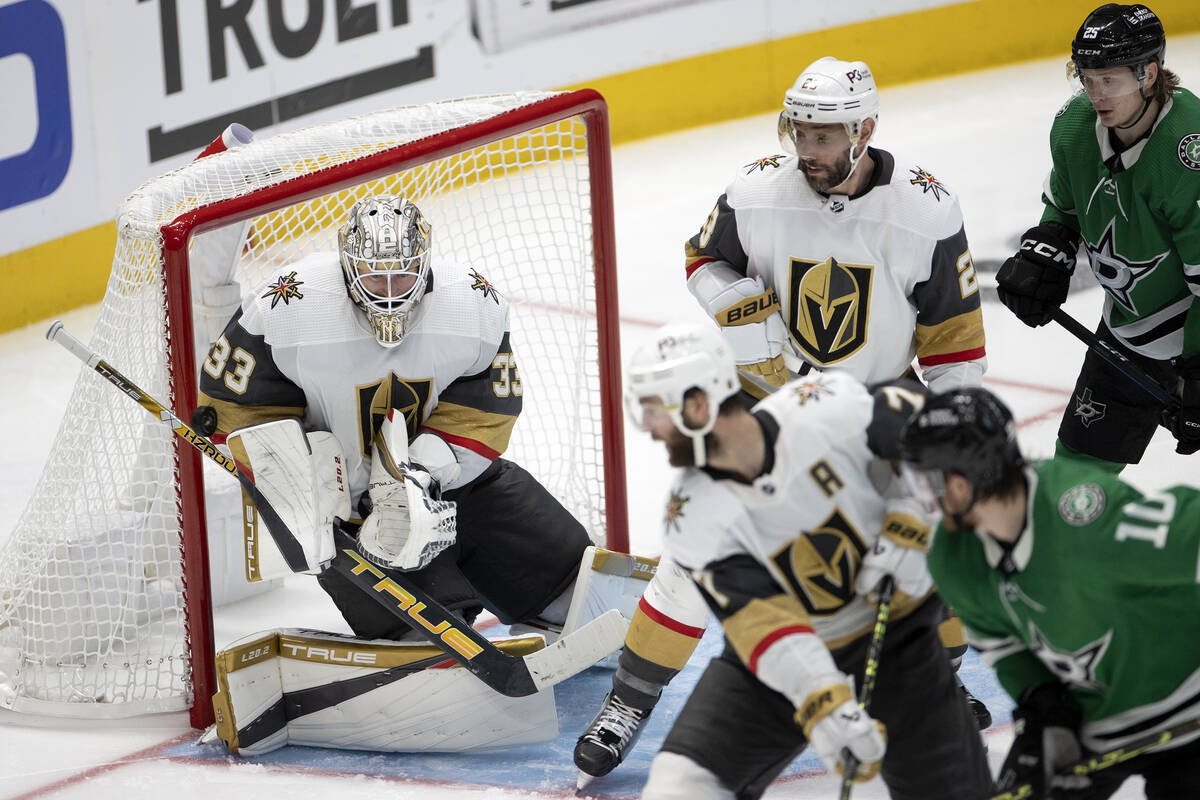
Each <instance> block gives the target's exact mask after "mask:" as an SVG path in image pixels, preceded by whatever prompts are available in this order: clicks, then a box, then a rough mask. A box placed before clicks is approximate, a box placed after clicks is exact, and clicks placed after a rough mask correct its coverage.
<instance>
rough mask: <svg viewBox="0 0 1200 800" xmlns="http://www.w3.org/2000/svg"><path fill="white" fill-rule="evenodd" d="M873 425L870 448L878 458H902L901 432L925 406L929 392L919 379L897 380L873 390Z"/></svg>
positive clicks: (868, 437)
mask: <svg viewBox="0 0 1200 800" xmlns="http://www.w3.org/2000/svg"><path fill="white" fill-rule="evenodd" d="M870 389H871V397H872V406H871V421H870V423H868V425H867V447H868V448H870V450H871V452H872V453H874V454H875V455H876V456H877V457H878V458H886V459H888V460H890V461H895V460H898V459H899V458H900V432H901V431H902V430H903V429H904V426H905V424H907V423H908V420H909V419H910V418H911V417H912V416H913V414H916V413H917V412H918V411H920V410H921V409H922V408H924V406H925V399H926V398H927V397H928V396H929V389H928V388H927V387H926V386H925V384H923V383H921V382H920V381H919V380H917V379H916V378H912V379H905V378H901V379H897V380H894V381H886V382H884V383H878V384H875V385H873V386H871V387H870Z"/></svg>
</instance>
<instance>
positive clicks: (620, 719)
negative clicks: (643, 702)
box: [575, 692, 653, 789]
mask: <svg viewBox="0 0 1200 800" xmlns="http://www.w3.org/2000/svg"><path fill="white" fill-rule="evenodd" d="M652 710H653V709H647V710H645V711H639V710H638V709H636V708H633V707H632V706H628V705H626V704H625V703H622V702H621V701H620V700H619V699H618V698H616V697H613V695H612V692H609V693H608V694H607V695H605V697H604V705H603V706H601V708H600V713H599V714H597V715H596V718H595V719H593V720H592V722H591V724H590V725H588V726H587V730H585V731H584V732H583V735H582V736H580V737H579V740H578V741H577V742H575V766H577V767H579V779H578V781H577V784H578V787H579V788H580V789H582V788H583V787H585V786H587V785H588V784H589V783H591V781H592V779H593V778H599V777H600V776H601V775H607V774H608V773H610V772H612V771H613V770H614V769H616V767H617V765H618V764H620V763H621V762H622V761H623V760H624V759H625V754H626V753H627V752H629V750H630V749H631V748H632V747H633V745H634V743H635V742H637V740H638V736H640V735H641V732H642V723H643V722H645V721H646V720H647V719H648V718H649V717H650V712H651V711H652Z"/></svg>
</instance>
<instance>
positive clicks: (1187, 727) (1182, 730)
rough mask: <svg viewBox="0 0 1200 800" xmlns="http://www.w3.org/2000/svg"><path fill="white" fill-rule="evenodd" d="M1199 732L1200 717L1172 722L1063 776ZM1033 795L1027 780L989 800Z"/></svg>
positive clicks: (1086, 760)
mask: <svg viewBox="0 0 1200 800" xmlns="http://www.w3.org/2000/svg"><path fill="white" fill-rule="evenodd" d="M1196 731H1200V718H1197V719H1192V720H1188V721H1187V722H1181V723H1179V724H1178V725H1172V726H1171V727H1170V728H1167V729H1166V730H1162V731H1158V732H1157V733H1147V734H1146V735H1145V736H1139V737H1138V738H1136V739H1134V740H1133V741H1131V742H1129V743H1128V744H1126V745H1125V746H1124V747H1117V748H1114V749H1112V750H1109V751H1107V752H1104V753H1099V754H1097V755H1094V756H1088V757H1087V758H1081V759H1080V760H1078V761H1076V762H1075V763H1073V764H1071V765H1070V766H1069V767H1067V768H1066V769H1060V770H1058V772H1059V773H1060V774H1062V775H1091V774H1092V773H1093V772H1099V771H1100V770H1102V769H1107V768H1109V767H1112V766H1115V765H1117V764H1123V763H1125V762H1126V761H1129V760H1130V759H1133V758H1137V757H1138V756H1140V755H1142V754H1143V753H1146V752H1148V751H1150V750H1153V749H1155V748H1157V747H1161V746H1162V745H1165V744H1167V743H1168V742H1170V741H1171V740H1172V739H1177V738H1179V737H1181V736H1186V735H1188V734H1189V733H1195V732H1196ZM1032 798H1033V786H1031V785H1030V784H1028V783H1026V784H1022V785H1021V786H1018V787H1016V788H1015V789H1010V790H1009V791H1007V792H1002V793H1000V794H996V795H992V796H991V798H989V800H1032Z"/></svg>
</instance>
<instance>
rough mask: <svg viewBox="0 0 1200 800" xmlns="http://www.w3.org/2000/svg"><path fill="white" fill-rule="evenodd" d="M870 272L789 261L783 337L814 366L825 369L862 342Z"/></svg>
mask: <svg viewBox="0 0 1200 800" xmlns="http://www.w3.org/2000/svg"><path fill="white" fill-rule="evenodd" d="M873 273H874V267H870V266H864V265H860V264H839V263H838V262H837V261H836V260H835V259H834V258H832V257H830V258H827V259H825V260H824V261H806V260H804V259H799V258H793V259H792V260H791V264H790V265H789V269H788V308H789V309H790V319H788V320H787V323H788V332H789V333H791V335H792V339H793V341H795V343H796V346H797V347H799V348H800V351H801V352H802V353H803V354H804V355H805V356H806V357H807V358H808V359H809V360H810V361H812V362H813V363H815V364H820V365H822V366H827V365H829V364H834V363H836V362H838V361H842V360H843V359H846V358H849V357H850V356H852V355H854V354H855V353H856V352H858V350H859V349H860V348H862V346H863V345H864V344H866V343H867V319H868V313H869V311H870V301H871V277H872V275H873Z"/></svg>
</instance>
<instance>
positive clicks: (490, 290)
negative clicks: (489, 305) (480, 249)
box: [471, 269, 500, 305]
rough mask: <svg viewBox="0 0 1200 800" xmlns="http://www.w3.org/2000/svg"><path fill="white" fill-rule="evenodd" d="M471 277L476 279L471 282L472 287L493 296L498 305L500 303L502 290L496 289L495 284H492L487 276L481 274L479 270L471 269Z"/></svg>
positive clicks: (485, 295)
mask: <svg viewBox="0 0 1200 800" xmlns="http://www.w3.org/2000/svg"><path fill="white" fill-rule="evenodd" d="M471 279H472V280H473V281H474V282H473V283H472V284H471V288H472V289H474V290H476V291H478V292H481V293H482V294H483V296H484V297H490V298H492V300H493V301H494V302H495V303H496V305H500V292H498V291H496V287H495V286H492V284H490V283H488V279H487V278H485V277H483V276H482V275H480V274H479V270H477V269H472V270H471Z"/></svg>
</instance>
